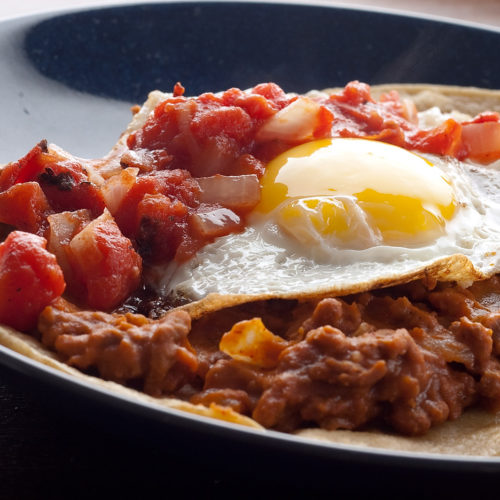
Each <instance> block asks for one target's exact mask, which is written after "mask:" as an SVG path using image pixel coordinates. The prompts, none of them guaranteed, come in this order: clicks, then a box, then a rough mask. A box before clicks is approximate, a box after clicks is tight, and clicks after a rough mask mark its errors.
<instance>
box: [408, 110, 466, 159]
mask: <svg viewBox="0 0 500 500" xmlns="http://www.w3.org/2000/svg"><path fill="white" fill-rule="evenodd" d="M411 143H412V145H413V147H414V148H415V149H418V150H419V151H425V152H427V153H434V154H438V155H448V156H457V157H463V156H464V147H463V143H462V125H460V124H459V123H457V122H456V121H455V120H452V119H449V120H446V121H445V122H444V123H442V124H441V125H439V126H438V127H436V128H434V129H431V130H419V131H418V132H416V133H415V134H414V135H413V136H412V139H411Z"/></svg>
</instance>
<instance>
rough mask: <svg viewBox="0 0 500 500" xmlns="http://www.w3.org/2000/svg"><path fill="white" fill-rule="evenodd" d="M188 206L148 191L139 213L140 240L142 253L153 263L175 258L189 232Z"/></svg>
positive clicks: (137, 215)
mask: <svg viewBox="0 0 500 500" xmlns="http://www.w3.org/2000/svg"><path fill="white" fill-rule="evenodd" d="M187 216H188V209H187V207H186V205H184V203H182V202H181V201H179V200H176V199H174V200H171V199H170V198H169V197H168V196H165V195H163V194H146V195H145V196H144V198H143V199H142V200H141V201H140V202H139V204H138V206H137V213H136V224H137V227H138V231H137V233H136V238H135V239H136V242H137V246H138V248H139V252H140V254H141V255H142V256H143V257H144V258H145V260H147V261H148V262H152V263H161V262H167V261H168V260H171V259H172V258H173V257H174V255H175V252H176V250H177V247H178V246H179V245H180V243H181V241H182V240H183V238H185V236H186V234H187Z"/></svg>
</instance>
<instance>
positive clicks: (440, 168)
mask: <svg viewBox="0 0 500 500" xmlns="http://www.w3.org/2000/svg"><path fill="white" fill-rule="evenodd" d="M261 187H262V191H261V201H260V203H259V205H258V206H257V207H256V208H255V209H254V211H253V212H252V214H251V215H250V217H249V218H248V225H247V227H246V229H245V230H244V231H243V232H242V233H238V234H231V235H229V236H225V237H221V238H219V239H218V240H216V241H215V242H214V243H212V244H209V245H207V246H206V247H204V248H203V249H201V250H200V251H199V252H198V253H197V254H196V256H195V257H194V258H192V259H191V260H190V261H188V262H186V263H183V264H182V265H176V267H175V268H173V269H172V270H171V271H172V272H171V273H168V274H167V275H166V276H164V277H163V278H162V280H160V282H159V283H158V288H159V291H160V292H161V293H162V294H164V295H173V296H181V297H184V298H187V299H189V300H198V299H201V298H203V297H205V296H207V295H208V294H218V295H223V296H228V297H233V298H235V299H234V301H233V302H236V303H237V302H239V301H240V299H241V301H242V300H249V299H250V300H251V299H252V297H254V298H271V297H280V298H287V297H293V298H297V297H301V298H306V297H318V296H326V295H341V294H348V293H354V292H359V291H363V290H368V289H372V288H374V287H381V286H390V285H393V284H397V283H402V282H407V281H410V280H413V279H416V278H420V277H427V278H436V279H440V280H453V281H458V282H460V283H461V284H463V285H466V286H467V285H468V284H470V283H471V282H472V281H474V280H476V279H480V278H485V277H488V276H491V275H492V274H494V273H495V272H498V271H500V258H499V255H498V254H497V250H498V249H499V248H500V181H499V180H498V167H495V166H494V165H493V166H488V167H484V166H480V165H474V164H472V163H465V162H460V161H458V160H455V159H452V158H448V157H439V156H432V155H427V154H425V155H423V154H415V153H413V152H411V151H408V150H406V149H402V148H400V147H397V146H393V145H390V144H386V143H383V142H378V141H372V140H367V139H355V138H333V139H325V140H319V141H312V142H309V143H306V144H303V145H301V146H298V147H294V148H292V149H290V150H288V151H286V152H285V153H283V154H281V155H280V156H278V157H277V158H275V159H274V160H273V161H271V162H270V163H269V164H268V166H267V169H266V173H265V174H264V176H263V178H262V180H261ZM237 297H239V298H240V299H237ZM230 302H231V301H230Z"/></svg>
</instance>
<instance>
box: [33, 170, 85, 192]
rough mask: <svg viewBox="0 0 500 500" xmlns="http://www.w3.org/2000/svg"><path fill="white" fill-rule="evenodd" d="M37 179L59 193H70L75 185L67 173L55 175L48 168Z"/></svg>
mask: <svg viewBox="0 0 500 500" xmlns="http://www.w3.org/2000/svg"><path fill="white" fill-rule="evenodd" d="M38 179H39V180H40V182H44V183H46V184H50V185H51V186H55V187H56V188H57V189H59V191H71V190H72V189H73V188H74V187H75V185H76V182H75V179H74V178H73V176H72V175H71V174H70V173H69V172H60V173H59V174H55V173H54V171H53V170H52V169H51V168H50V167H47V168H46V169H45V172H43V173H41V174H40V175H39V177H38Z"/></svg>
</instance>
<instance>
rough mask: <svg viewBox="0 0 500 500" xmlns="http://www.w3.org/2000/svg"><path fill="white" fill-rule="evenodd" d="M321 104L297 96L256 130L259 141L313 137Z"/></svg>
mask: <svg viewBox="0 0 500 500" xmlns="http://www.w3.org/2000/svg"><path fill="white" fill-rule="evenodd" d="M320 108H321V106H320V104H318V103H317V102H315V101H313V100H312V99H308V98H307V97H299V98H298V99H297V100H295V101H293V102H292V103H291V104H290V105H288V106H287V107H286V108H283V109H282V110H280V111H278V112H277V113H276V114H275V115H273V116H271V118H269V119H268V120H267V121H266V122H264V124H263V125H262V126H261V127H260V129H259V130H258V131H257V135H256V140H257V141H259V142H264V141H271V140H275V139H279V140H282V141H300V140H304V139H310V138H312V137H313V133H314V129H315V128H316V126H317V124H318V116H319V110H320Z"/></svg>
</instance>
